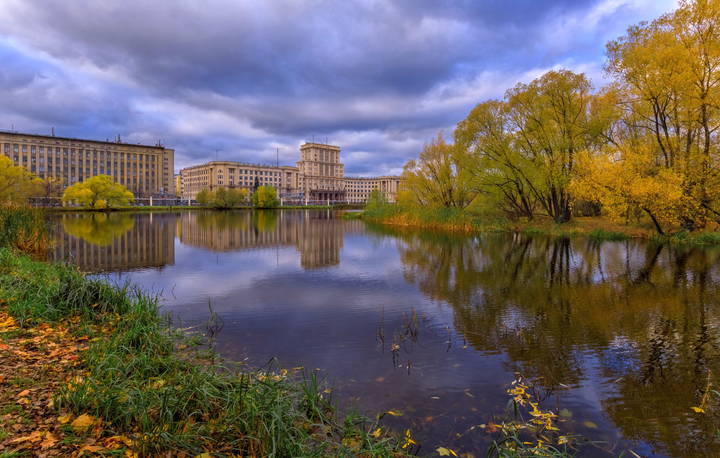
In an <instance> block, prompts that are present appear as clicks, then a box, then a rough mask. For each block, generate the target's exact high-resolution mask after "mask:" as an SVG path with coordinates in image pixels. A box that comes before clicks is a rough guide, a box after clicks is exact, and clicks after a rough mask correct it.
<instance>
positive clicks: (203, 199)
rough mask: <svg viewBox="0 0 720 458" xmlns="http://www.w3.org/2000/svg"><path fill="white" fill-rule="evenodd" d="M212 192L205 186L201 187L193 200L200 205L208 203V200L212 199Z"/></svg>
mask: <svg viewBox="0 0 720 458" xmlns="http://www.w3.org/2000/svg"><path fill="white" fill-rule="evenodd" d="M212 197H213V196H212V192H211V191H210V190H208V189H207V188H205V189H201V190H200V192H198V193H197V195H196V196H195V200H196V201H197V203H199V204H200V205H210V202H211V201H212Z"/></svg>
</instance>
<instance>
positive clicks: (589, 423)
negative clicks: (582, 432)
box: [583, 421, 598, 429]
mask: <svg viewBox="0 0 720 458" xmlns="http://www.w3.org/2000/svg"><path fill="white" fill-rule="evenodd" d="M583 426H585V427H586V428H592V429H597V427H598V425H597V424H596V423H595V422H592V421H584V422H583Z"/></svg>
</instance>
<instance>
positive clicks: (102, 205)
mask: <svg viewBox="0 0 720 458" xmlns="http://www.w3.org/2000/svg"><path fill="white" fill-rule="evenodd" d="M62 200H63V202H73V203H76V204H79V205H82V206H83V207H85V208H94V209H106V208H113V207H119V206H124V205H129V204H130V203H131V202H132V201H133V200H135V196H133V193H132V192H130V191H128V189H127V188H126V187H125V186H123V185H121V184H119V183H115V182H113V181H112V178H111V177H109V176H108V175H96V176H94V177H91V178H88V179H87V180H85V181H83V182H80V183H75V184H74V185H72V186H69V187H68V188H67V189H66V190H65V193H64V194H63V197H62Z"/></svg>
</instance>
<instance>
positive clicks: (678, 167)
mask: <svg viewBox="0 0 720 458" xmlns="http://www.w3.org/2000/svg"><path fill="white" fill-rule="evenodd" d="M607 68H608V71H609V72H610V74H611V75H613V76H614V77H615V78H616V81H617V84H618V87H619V94H621V97H622V99H621V102H620V106H621V107H622V108H623V122H624V126H623V128H621V129H618V132H619V133H620V134H621V135H619V136H618V137H617V138H615V139H614V142H615V145H616V147H617V149H616V151H613V152H612V153H611V154H612V155H613V158H612V159H613V161H614V162H620V163H627V164H629V165H632V164H633V163H638V162H640V163H642V165H643V166H642V167H635V173H633V174H628V179H629V180H634V181H635V182H636V183H637V185H638V186H640V185H646V186H655V187H662V186H663V185H664V183H665V182H667V181H670V182H672V183H677V185H678V186H679V187H680V195H681V196H682V197H681V198H677V199H675V200H674V201H672V202H669V204H671V205H668V206H665V208H670V207H671V210H672V211H671V213H670V214H666V215H664V219H665V220H667V221H668V222H677V223H679V224H680V225H682V227H683V228H685V229H688V230H694V229H699V228H702V227H704V226H705V225H706V224H707V221H708V219H709V218H714V219H716V220H719V221H720V168H719V167H720V156H719V152H718V138H717V135H718V128H719V127H720V0H694V1H688V0H683V1H681V2H680V7H679V8H678V9H677V10H676V11H674V12H672V13H669V14H666V15H664V16H661V17H660V18H658V19H656V20H655V21H653V22H651V23H641V24H640V25H637V26H634V27H631V28H630V29H629V30H628V32H627V35H625V36H623V37H621V38H619V39H618V40H615V41H613V42H611V43H609V44H608V65H607ZM638 156H641V157H638ZM673 195H677V192H673ZM631 203H632V202H628V204H631ZM644 210H645V211H646V212H647V213H648V214H650V216H651V217H653V219H654V220H656V219H658V218H657V215H655V214H654V213H653V211H652V210H650V209H649V208H647V207H646V208H644ZM658 230H660V231H662V229H660V228H659V227H658Z"/></svg>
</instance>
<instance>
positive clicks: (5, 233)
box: [0, 206, 48, 252]
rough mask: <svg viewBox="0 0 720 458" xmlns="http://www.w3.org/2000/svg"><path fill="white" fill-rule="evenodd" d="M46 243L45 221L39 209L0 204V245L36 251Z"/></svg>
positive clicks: (44, 246)
mask: <svg viewBox="0 0 720 458" xmlns="http://www.w3.org/2000/svg"><path fill="white" fill-rule="evenodd" d="M47 244H48V240H47V222H46V221H45V217H44V214H43V212H42V211H41V210H38V209H31V208H11V207H3V206H0V247H12V248H19V249H23V250H25V251H30V252H37V251H41V250H43V249H45V248H46V247H47Z"/></svg>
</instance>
